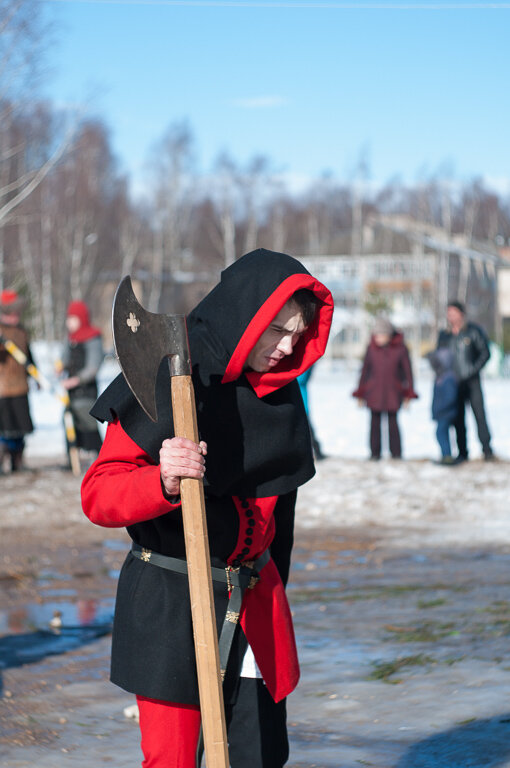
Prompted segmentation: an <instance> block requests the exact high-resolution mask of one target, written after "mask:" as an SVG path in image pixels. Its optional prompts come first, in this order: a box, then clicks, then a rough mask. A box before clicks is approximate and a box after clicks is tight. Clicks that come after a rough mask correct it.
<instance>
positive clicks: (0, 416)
mask: <svg viewBox="0 0 510 768" xmlns="http://www.w3.org/2000/svg"><path fill="white" fill-rule="evenodd" d="M22 310H23V299H22V297H21V296H20V295H19V294H18V293H17V291H14V290H9V289H5V290H3V291H2V292H1V293H0V337H2V338H3V339H5V340H6V341H12V342H14V344H16V346H17V347H18V348H19V349H21V350H22V352H23V354H24V355H25V356H26V359H27V360H29V361H30V362H32V355H31V352H30V347H29V343H28V334H27V331H26V330H25V328H24V327H23V326H22V325H21V313H22ZM33 429H34V427H33V424H32V419H31V417H30V407H29V404H28V373H27V371H26V368H25V366H23V365H21V364H20V363H19V362H18V361H17V360H16V359H15V358H14V357H13V356H12V355H11V354H9V352H8V350H7V348H6V346H5V344H2V343H1V342H0V471H1V469H2V465H3V459H4V456H6V455H8V456H9V458H10V464H11V471H12V472H16V471H18V470H20V469H21V466H22V457H23V450H24V448H25V435H28V434H29V433H30V432H33Z"/></svg>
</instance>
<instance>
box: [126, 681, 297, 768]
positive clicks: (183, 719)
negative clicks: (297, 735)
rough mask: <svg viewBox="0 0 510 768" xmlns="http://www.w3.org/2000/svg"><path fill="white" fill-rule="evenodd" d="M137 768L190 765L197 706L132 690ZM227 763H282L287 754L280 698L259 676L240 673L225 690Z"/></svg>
mask: <svg viewBox="0 0 510 768" xmlns="http://www.w3.org/2000/svg"><path fill="white" fill-rule="evenodd" d="M137 701H138V709H139V711H140V729H141V732H142V752H143V754H144V761H143V763H142V768H195V764H196V763H195V761H196V750H197V743H198V737H199V731H200V711H199V708H198V707H195V706H192V705H187V706H186V705H181V704H172V703H171V702H167V701H158V700H156V699H147V698H144V697H143V696H137ZM225 716H226V726H227V734H228V751H229V757H230V765H231V766H232V768H282V767H283V766H284V765H285V763H286V762H287V759H288V756H289V742H288V738H287V723H286V720H287V717H286V706H285V700H283V701H280V702H278V704H275V702H274V701H273V699H272V698H271V694H270V693H269V691H268V690H267V688H266V686H265V685H264V683H263V682H262V680H256V679H251V678H244V677H241V678H239V680H238V683H237V684H236V686H235V688H234V690H233V691H232V690H228V689H227V691H226V696H225Z"/></svg>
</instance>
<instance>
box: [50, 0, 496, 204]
mask: <svg viewBox="0 0 510 768" xmlns="http://www.w3.org/2000/svg"><path fill="white" fill-rule="evenodd" d="M285 5H286V6H287V7H281V6H285ZM349 5H351V6H352V5H356V7H355V8H352V7H348V6H349ZM467 5H468V4H466V3H452V2H450V3H446V2H443V3H441V2H435V3H432V2H430V3H427V2H421V3H411V2H408V3H398V2H394V3H383V2H381V3H370V4H369V3H363V2H360V3H358V4H353V3H351V4H348V3H334V2H332V3H326V2H324V3H321V2H317V3H314V2H308V3H306V2H303V3H298V2H287V3H285V2H282V3H267V4H265V3H263V2H260V3H256V2H254V3H247V4H245V5H244V6H241V7H239V6H236V3H235V2H232V3H230V4H229V3H212V4H208V3H206V2H204V3H202V4H200V3H194V2H189V3H186V2H181V3H172V2H165V0H163V1H162V2H161V3H158V2H157V1H156V0H155V2H150V0H140V2H137V0H134V2H122V1H121V2H115V3H109V2H101V1H100V2H74V1H73V0H64V1H63V2H62V1H60V2H50V4H49V11H50V13H51V18H52V19H53V20H54V21H55V22H56V32H55V43H54V44H53V46H52V48H51V50H50V51H49V53H48V63H49V64H50V66H51V68H52V75H51V78H50V79H49V81H48V83H47V86H46V93H47V95H48V96H50V97H51V98H52V99H54V100H55V101H56V102H58V103H61V104H74V105H75V104H77V103H83V102H86V103H87V109H88V111H89V112H91V113H92V114H96V115H99V116H100V117H102V118H103V119H104V120H105V121H106V123H107V125H108V126H109V128H110V131H111V140H112V146H113V149H114V152H115V153H116V155H117V157H118V159H119V162H120V164H121V167H122V168H123V169H124V170H126V171H128V172H129V173H130V174H131V175H132V176H133V177H134V179H135V182H137V183H138V184H140V183H142V182H141V179H142V178H143V172H144V165H145V162H146V159H147V156H148V153H149V150H150V147H151V145H152V144H153V143H154V142H155V141H157V140H158V139H159V138H160V137H161V136H162V135H163V133H164V132H165V130H166V129H167V127H168V126H169V125H170V124H172V123H174V122H176V121H181V120H183V119H185V120H188V122H189V124H190V127H191V129H192V131H193V134H194V136H195V139H196V149H197V158H198V165H199V168H200V170H201V171H202V172H203V173H207V172H209V171H210V170H211V167H212V164H213V162H214V159H215V158H216V156H217V155H218V153H219V152H220V151H221V150H227V151H228V152H229V153H230V154H231V155H232V156H233V157H234V158H235V159H236V160H237V161H238V162H239V163H241V164H244V163H247V162H248V161H249V159H250V158H252V157H253V156H254V155H255V154H263V155H267V156H268V157H269V158H270V159H271V161H272V163H273V165H274V167H275V168H277V169H278V170H279V171H281V172H283V173H285V174H287V175H288V177H290V178H292V179H294V180H297V179H305V180H306V179H310V178H316V177H318V176H319V175H321V174H322V173H324V172H331V173H332V174H333V175H334V177H336V178H337V179H339V180H349V179H352V177H353V173H354V169H355V168H356V165H357V163H358V159H359V157H360V153H361V152H362V151H364V152H365V153H366V155H367V157H368V160H369V166H370V179H371V181H373V182H375V183H383V182H385V181H388V180H389V179H390V178H392V177H394V176H396V175H399V176H400V177H401V178H402V179H403V180H404V181H409V182H412V181H416V180H417V179H420V178H423V177H427V176H430V175H432V174H434V173H436V172H438V170H439V169H441V168H443V169H444V168H445V167H446V168H448V170H447V171H445V173H446V175H451V176H452V177H453V178H454V179H457V180H463V179H468V178H472V177H474V176H481V177H484V178H485V179H487V180H488V181H489V182H490V183H492V184H495V185H498V187H499V189H500V191H507V192H509V193H510V150H509V146H510V141H509V135H510V99H509V82H510V58H509V56H508V46H509V33H510V3H485V4H484V3H476V4H472V5H476V7H471V8H470V7H466V6H467ZM369 6H370V7H369ZM376 6H380V7H376ZM424 6H426V7H424ZM480 6H484V7H480Z"/></svg>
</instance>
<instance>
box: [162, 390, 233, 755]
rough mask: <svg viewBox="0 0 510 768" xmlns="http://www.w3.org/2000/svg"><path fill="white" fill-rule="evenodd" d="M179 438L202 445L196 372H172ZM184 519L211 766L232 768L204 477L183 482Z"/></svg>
mask: <svg viewBox="0 0 510 768" xmlns="http://www.w3.org/2000/svg"><path fill="white" fill-rule="evenodd" d="M171 382H172V408H173V414H174V431H175V435H176V437H187V438H189V439H190V440H193V442H195V443H198V442H199V437H198V428H197V416H196V407H195V393H194V389H193V382H192V380H191V376H172V378H171ZM181 503H182V517H183V522H184V539H185V543H186V559H187V562H188V579H189V591H190V598H191V616H192V619H193V635H194V638H195V655H196V660H197V674H198V689H199V693H200V710H201V715H202V730H203V734H204V749H205V758H206V763H207V768H228V766H229V759H228V747H227V732H226V727H225V708H224V704H223V688H222V683H221V677H220V658H219V651H218V635H217V630H216V618H215V611H214V598H213V589H212V579H211V561H210V556H209V539H208V536H207V522H206V516H205V499H204V486H203V483H202V481H201V480H194V479H193V478H183V479H182V480H181Z"/></svg>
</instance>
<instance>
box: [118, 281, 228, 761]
mask: <svg viewBox="0 0 510 768" xmlns="http://www.w3.org/2000/svg"><path fill="white" fill-rule="evenodd" d="M113 340H114V344H115V351H116V353H117V358H118V360H119V363H120V367H121V368H122V372H123V373H124V377H125V379H126V381H127V383H128V385H129V387H130V389H131V391H132V392H133V394H134V396H135V397H136V399H137V400H138V402H139V403H140V405H141V406H142V408H143V410H144V411H145V413H146V414H147V416H149V417H150V418H151V419H152V420H153V421H156V418H157V413H156V410H157V408H156V376H157V373H158V368H159V366H160V364H161V361H162V360H163V358H165V357H166V358H168V359H169V367H170V376H171V382H172V385H171V392H170V391H169V393H168V396H169V397H170V395H171V397H172V411H173V420H174V433H175V435H176V436H179V437H186V438H188V439H190V440H193V442H195V443H198V441H199V437H198V427H197V415H196V407H195V394H194V391H193V382H192V379H191V363H190V359H189V347H188V334H187V331H186V319H185V317H184V315H156V314H154V313H153V312H147V310H145V309H144V308H143V307H142V306H140V304H139V302H138V300H137V298H136V296H135V294H134V293H133V287H132V285H131V278H130V277H125V278H124V279H123V280H122V281H121V283H120V284H119V287H118V288H117V292H116V294H115V299H114V302H113ZM169 426H170V425H169ZM180 491H181V505H182V522H183V526H184V541H185V544H186V561H187V566H188V582H189V592H190V601H191V616H192V620H193V635H194V640H195V657H196V662H197V677H198V690H199V694H200V710H201V715H202V729H203V734H204V747H205V757H206V763H207V768H228V766H229V758H228V747H227V733H226V726H225V708H224V703H223V688H222V683H221V674H220V661H219V652H218V635H217V629H216V617H215V611H214V596H213V589H212V580H211V560H210V554H209V540H208V535H207V522H206V514H205V499H204V488H203V484H202V481H201V480H197V479H193V478H191V477H182V478H181V482H180Z"/></svg>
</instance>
